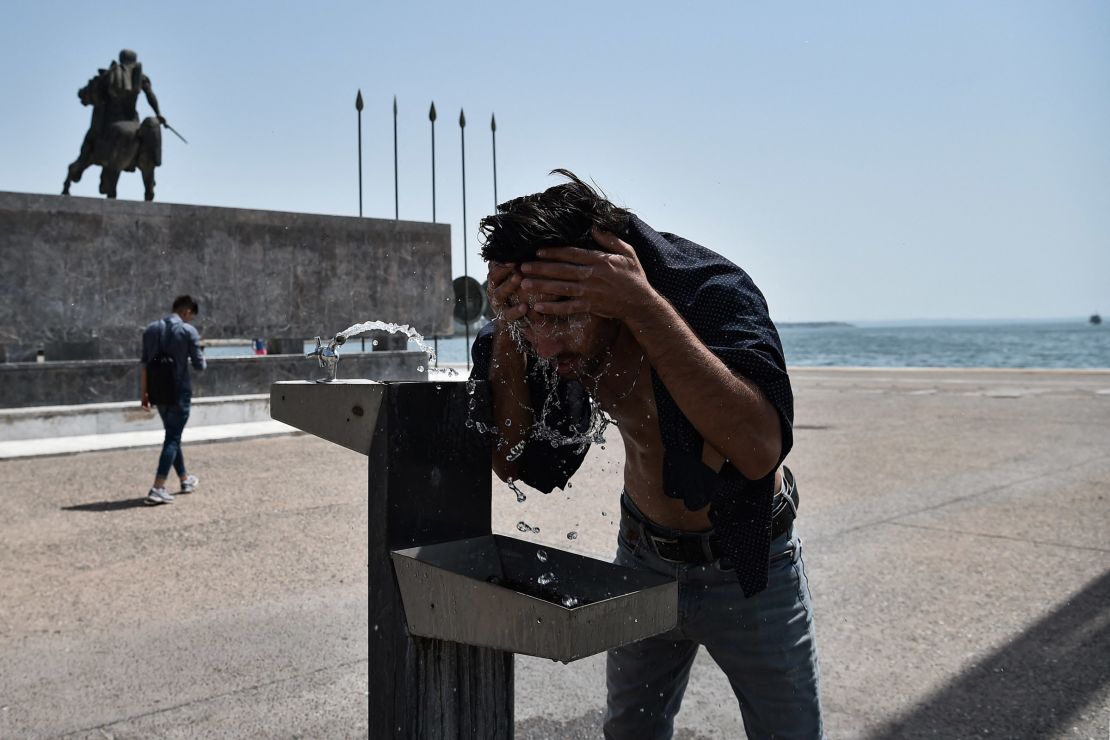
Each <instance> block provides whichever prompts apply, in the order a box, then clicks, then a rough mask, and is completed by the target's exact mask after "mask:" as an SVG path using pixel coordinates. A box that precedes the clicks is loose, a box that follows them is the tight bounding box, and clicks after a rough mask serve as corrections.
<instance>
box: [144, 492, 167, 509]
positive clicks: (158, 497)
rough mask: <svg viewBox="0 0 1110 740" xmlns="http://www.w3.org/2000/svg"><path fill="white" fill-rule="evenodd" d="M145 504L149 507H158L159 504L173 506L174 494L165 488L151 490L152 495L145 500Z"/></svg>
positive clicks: (149, 494) (148, 495)
mask: <svg viewBox="0 0 1110 740" xmlns="http://www.w3.org/2000/svg"><path fill="white" fill-rule="evenodd" d="M143 503H145V504H148V505H149V506H157V505H158V504H172V503H173V494H172V493H170V492H169V491H167V490H166V489H165V488H151V489H150V493H148V494H147V495H146V498H145V499H143Z"/></svg>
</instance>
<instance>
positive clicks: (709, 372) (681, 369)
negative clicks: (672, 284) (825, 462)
mask: <svg viewBox="0 0 1110 740" xmlns="http://www.w3.org/2000/svg"><path fill="white" fill-rule="evenodd" d="M625 326H626V327H627V328H628V329H629V330H630V331H631V332H632V336H633V338H635V340H636V342H637V343H638V344H639V345H640V347H642V348H643V350H644V352H645V353H646V355H647V358H648V361H649V362H650V363H651V366H652V368H654V370H655V372H656V373H657V374H658V375H659V378H660V380H662V381H663V385H665V386H666V387H667V390H668V391H669V392H670V394H671V396H672V397H673V398H674V400H675V403H677V404H678V407H679V408H680V409H681V410H682V413H683V414H684V415H685V416H686V418H687V419H689V420H690V422H691V423H692V424H693V425H694V427H695V428H696V429H697V430H698V433H699V434H700V435H701V436H702V437H703V438H704V439H705V441H706V442H708V443H709V444H710V445H712V446H713V447H714V448H715V449H716V450H717V451H718V452H720V453H721V454H722V455H724V456H725V458H726V459H727V460H728V461H729V462H730V463H731V464H732V465H733V466H734V467H735V468H736V469H737V470H739V471H740V472H741V473H742V474H743V475H744V476H745V477H746V478H749V479H753V480H755V479H759V478H762V477H764V476H766V475H767V474H768V473H770V472H772V471H773V469H774V467H775V465H776V463H777V462H778V459H779V455H780V453H781V450H782V428H781V421H780V419H779V415H778V412H777V411H776V410H775V407H774V406H772V405H771V403H770V402H769V401H768V400H767V398H766V397H765V396H764V395H763V393H762V392H761V391H760V390H759V388H758V387H757V386H756V385H755V384H754V383H752V382H750V381H748V380H746V379H744V378H742V377H737V376H736V375H734V374H733V373H732V371H731V370H730V369H729V368H728V366H726V365H725V364H724V362H722V361H721V359H720V358H718V357H717V356H716V355H714V354H713V353H712V352H711V351H710V350H709V349H708V348H707V347H706V346H705V344H704V343H703V342H702V340H701V339H700V338H699V337H698V336H697V334H695V333H694V330H693V329H691V328H690V326H689V324H687V323H686V321H685V320H684V319H683V318H682V316H680V315H679V313H678V312H677V311H676V310H675V309H674V307H673V306H672V305H671V304H670V303H669V302H668V301H667V300H666V299H665V298H663V297H662V296H661V295H659V294H658V293H656V292H654V291H653V292H652V296H651V298H650V301H649V302H648V304H647V305H645V306H644V307H643V310H641V311H638V312H637V314H636V316H634V317H631V318H628V319H626V320H625Z"/></svg>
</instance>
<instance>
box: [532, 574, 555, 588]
mask: <svg viewBox="0 0 1110 740" xmlns="http://www.w3.org/2000/svg"><path fill="white" fill-rule="evenodd" d="M554 582H555V574H554V573H541V574H540V576H539V578H537V579H536V583H538V584H540V585H541V586H547V585H549V584H552V583H554Z"/></svg>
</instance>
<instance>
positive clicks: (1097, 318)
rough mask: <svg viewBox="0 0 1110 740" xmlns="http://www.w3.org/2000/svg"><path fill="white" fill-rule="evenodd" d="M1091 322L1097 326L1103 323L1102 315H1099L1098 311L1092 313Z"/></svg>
mask: <svg viewBox="0 0 1110 740" xmlns="http://www.w3.org/2000/svg"><path fill="white" fill-rule="evenodd" d="M1091 323H1092V324H1094V325H1095V326H1098V325H1099V324H1101V323H1102V317H1101V316H1099V315H1098V314H1097V313H1093V314H1091Z"/></svg>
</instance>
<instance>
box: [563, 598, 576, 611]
mask: <svg viewBox="0 0 1110 740" xmlns="http://www.w3.org/2000/svg"><path fill="white" fill-rule="evenodd" d="M563 606H565V607H566V608H567V609H573V608H574V607H576V606H578V599H576V598H574V597H573V596H564V597H563Z"/></svg>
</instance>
